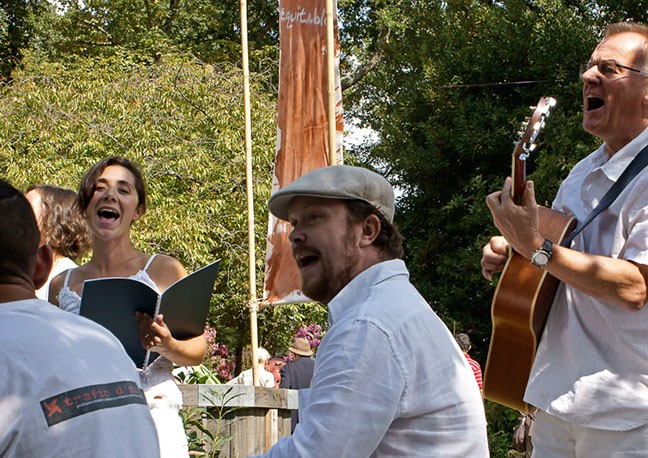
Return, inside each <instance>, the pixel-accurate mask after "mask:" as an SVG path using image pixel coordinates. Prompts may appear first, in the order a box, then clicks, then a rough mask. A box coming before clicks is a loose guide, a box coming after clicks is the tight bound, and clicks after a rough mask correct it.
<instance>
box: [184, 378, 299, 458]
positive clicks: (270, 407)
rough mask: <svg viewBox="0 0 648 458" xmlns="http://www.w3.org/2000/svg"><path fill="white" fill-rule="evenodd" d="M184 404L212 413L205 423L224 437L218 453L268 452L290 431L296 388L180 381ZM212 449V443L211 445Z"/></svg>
mask: <svg viewBox="0 0 648 458" xmlns="http://www.w3.org/2000/svg"><path fill="white" fill-rule="evenodd" d="M180 390H181V391H182V397H183V402H184V407H185V408H189V409H191V408H204V409H207V411H208V412H209V413H210V414H211V415H209V416H208V418H206V419H204V420H202V425H203V426H204V427H205V428H207V429H208V430H209V431H210V432H211V433H212V434H218V435H219V436H220V437H222V438H226V437H230V436H231V437H232V439H231V440H229V441H227V442H226V443H225V444H224V445H221V447H220V454H219V457H227V458H229V457H231V458H239V457H241V458H243V457H247V456H251V455H259V454H262V453H264V452H266V451H267V450H268V449H269V448H270V447H271V446H272V445H273V444H275V443H276V442H277V440H279V439H280V438H282V437H284V436H287V435H289V434H290V414H291V411H292V410H295V409H297V403H298V400H297V391H295V390H284V389H275V388H264V387H254V386H245V385H180ZM208 449H209V447H208ZM208 451H209V450H208Z"/></svg>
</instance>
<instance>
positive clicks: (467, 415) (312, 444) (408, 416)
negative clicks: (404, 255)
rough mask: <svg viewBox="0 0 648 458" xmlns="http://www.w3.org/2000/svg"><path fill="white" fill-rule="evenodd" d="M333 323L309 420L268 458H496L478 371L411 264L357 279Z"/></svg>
mask: <svg viewBox="0 0 648 458" xmlns="http://www.w3.org/2000/svg"><path fill="white" fill-rule="evenodd" d="M329 320H330V328H329V330H328V332H327V333H326V335H325V337H324V339H323V340H322V343H321V345H320V347H319V350H318V353H317V358H316V362H315V373H314V375H313V381H312V384H311V388H310V391H309V393H308V396H307V397H306V396H300V423H299V424H298V426H297V429H296V430H295V432H294V434H293V435H292V436H291V437H287V438H284V439H282V440H281V441H279V442H278V443H277V444H276V445H275V446H274V447H273V448H272V449H271V450H270V451H269V452H268V453H267V455H266V456H275V457H309V458H310V457H344V456H353V457H363V456H365V457H366V456H407V457H410V456H426V457H430V456H434V457H460V456H461V457H463V456H470V457H484V456H488V444H487V438H486V420H485V416H484V407H483V402H482V398H481V395H480V393H479V389H478V387H477V383H476V381H475V378H474V376H473V373H472V371H471V369H470V367H469V366H468V363H467V362H466V360H465V358H464V357H463V355H462V354H461V352H460V351H459V348H458V347H457V345H456V343H455V341H454V339H453V338H452V335H451V334H450V332H449V331H448V329H447V327H446V326H445V325H444V324H443V322H442V321H441V320H440V319H439V318H438V317H437V316H436V314H435V313H434V312H433V311H432V309H431V308H430V306H429V305H428V304H427V303H426V302H425V300H424V299H423V298H422V297H421V296H420V294H419V293H418V292H417V291H416V289H415V288H414V287H413V286H412V285H411V283H410V282H409V274H408V272H407V269H406V268H405V264H404V263H403V261H400V260H392V261H386V262H382V263H380V264H377V265H374V266H372V267H370V268H369V269H367V270H365V271H364V272H362V273H361V274H360V275H358V276H357V277H355V278H354V279H353V280H352V281H351V282H350V283H349V284H348V285H346V286H345V287H344V288H343V289H342V291H340V293H339V294H338V295H337V296H336V297H335V298H334V299H333V300H332V301H331V302H330V304H329Z"/></svg>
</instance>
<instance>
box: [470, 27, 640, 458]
mask: <svg viewBox="0 0 648 458" xmlns="http://www.w3.org/2000/svg"><path fill="white" fill-rule="evenodd" d="M581 78H582V80H583V103H584V113H583V127H584V128H585V130H586V131H587V132H589V133H591V134H592V135H595V136H597V137H599V138H601V139H602V140H603V141H604V144H603V145H602V146H601V147H600V148H598V149H597V150H596V151H595V152H593V153H592V154H591V155H589V156H588V157H586V158H585V159H583V160H582V161H580V162H579V163H578V164H577V165H576V166H575V167H574V168H573V169H572V171H571V172H570V174H569V176H568V177H567V179H566V180H565V181H564V182H563V183H562V185H561V187H560V190H559V191H558V195H557V196H556V199H555V200H554V202H553V205H552V208H553V209H554V210H558V211H561V212H564V213H566V214H569V215H572V216H574V217H576V218H577V219H578V220H579V221H582V220H584V219H585V218H586V217H587V215H588V214H589V212H590V211H591V210H592V209H593V208H594V207H596V205H597V204H598V202H599V201H600V200H601V198H602V197H603V196H604V195H605V193H606V192H607V191H608V190H609V188H610V187H611V186H612V185H613V184H614V182H615V181H616V180H617V179H618V177H619V176H620V175H621V173H622V172H623V170H624V169H625V167H626V166H627V165H628V164H629V163H630V162H631V161H632V159H633V158H634V157H635V156H637V155H638V154H639V152H640V151H642V150H643V149H644V147H645V146H646V145H648V28H647V27H645V26H643V25H639V24H634V23H619V24H612V25H610V26H608V28H607V29H606V33H605V37H604V39H603V41H602V42H601V43H600V44H599V45H598V46H597V47H596V49H595V50H594V52H593V54H592V56H591V58H590V61H589V62H588V63H587V64H586V65H585V66H584V68H583V73H582V76H581ZM644 154H648V151H646V152H645V153H644ZM486 203H487V205H488V207H489V208H490V210H491V213H492V216H493V221H494V223H495V225H496V227H497V228H498V229H499V231H500V233H501V234H502V236H497V237H493V238H492V239H491V240H490V241H489V243H488V244H487V245H486V246H485V247H484V249H483V256H482V261H481V266H482V273H483V275H484V277H486V278H487V279H491V278H492V276H493V274H494V273H497V272H500V271H501V270H502V268H503V267H504V264H505V263H506V260H507V257H508V250H509V247H511V248H512V249H513V250H515V251H516V252H518V253H519V254H520V255H522V256H524V257H525V258H527V259H529V262H531V263H533V264H534V265H535V266H536V267H537V268H538V269H546V271H547V272H548V273H550V274H551V275H553V276H554V277H556V278H557V279H559V280H560V281H561V282H562V283H561V284H560V286H559V287H558V290H557V292H556V295H555V297H554V301H553V305H552V308H551V311H550V313H549V317H548V319H547V324H546V327H545V329H544V333H543V335H542V339H541V341H540V345H539V348H538V352H537V355H536V358H535V361H534V365H533V369H532V371H531V376H530V379H529V383H528V385H527V389H526V393H525V397H524V401H525V402H527V403H529V404H530V405H532V406H535V407H538V408H539V409H540V410H539V412H538V416H537V422H536V426H535V430H534V435H533V442H534V444H533V445H534V452H533V453H534V456H537V457H548V456H561V457H563V456H579V457H580V456H583V457H586V456H587V457H591V456H617V455H618V456H627V455H628V454H630V455H632V456H648V308H645V307H644V304H645V302H646V301H647V300H648V169H644V170H643V171H642V172H640V173H639V174H638V175H637V176H636V177H635V178H634V179H633V180H632V181H631V182H630V183H629V184H628V185H627V186H626V187H625V188H624V190H623V191H622V192H621V194H620V195H619V196H618V198H617V199H616V200H615V201H614V202H613V203H612V204H611V205H610V206H609V207H608V208H607V209H605V210H604V211H603V212H602V213H601V214H600V215H598V216H597V217H596V218H595V219H594V220H593V221H592V222H591V223H590V224H589V225H588V226H587V227H585V229H584V230H583V231H582V232H581V233H579V234H578V235H577V237H576V238H575V239H574V240H573V241H572V242H571V245H570V246H569V247H562V246H560V245H559V244H558V243H557V242H556V241H555V240H546V239H545V238H544V237H543V236H542V235H541V233H540V230H539V217H538V210H537V204H536V200H535V195H534V189H533V183H532V182H530V181H529V182H527V183H526V188H525V191H524V197H523V200H522V202H521V204H519V205H517V204H515V202H513V200H512V198H511V179H510V178H507V180H506V182H505V183H504V187H503V189H502V190H501V191H498V192H495V193H493V194H490V195H489V196H488V197H487V198H486Z"/></svg>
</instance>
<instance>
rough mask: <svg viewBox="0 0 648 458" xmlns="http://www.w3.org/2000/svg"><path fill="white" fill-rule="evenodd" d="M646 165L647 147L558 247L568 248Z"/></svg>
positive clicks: (647, 161) (647, 158)
mask: <svg viewBox="0 0 648 458" xmlns="http://www.w3.org/2000/svg"><path fill="white" fill-rule="evenodd" d="M646 165H648V146H645V147H644V148H643V149H642V150H641V151H640V152H639V154H637V156H636V157H635V158H634V159H633V160H632V162H631V163H630V164H629V165H628V166H627V167H626V169H625V170H624V171H623V173H622V174H621V176H620V177H619V179H618V180H617V181H616V183H614V184H613V185H612V187H611V188H610V190H609V191H608V192H607V193H605V195H604V196H603V198H602V199H601V201H600V202H599V204H598V205H597V206H596V208H594V210H592V211H591V212H590V214H589V215H587V218H585V219H584V220H583V221H581V222H579V223H578V225H577V226H576V229H574V232H572V233H571V234H570V235H569V237H567V238H566V239H565V240H563V241H562V243H561V244H560V245H562V246H564V247H568V246H569V244H570V243H571V242H572V240H574V238H576V236H577V235H578V234H580V233H581V231H582V230H583V229H585V226H587V225H588V224H589V223H591V222H592V220H593V219H594V218H596V217H597V216H598V214H599V213H601V212H602V211H603V210H605V209H606V208H608V207H609V206H610V205H612V202H614V201H615V200H616V198H617V197H618V196H619V194H621V191H623V189H624V188H625V187H626V186H627V185H628V183H630V182H631V181H632V179H633V178H634V177H636V176H637V174H638V173H639V172H641V171H642V170H643V169H644V168H645V167H646Z"/></svg>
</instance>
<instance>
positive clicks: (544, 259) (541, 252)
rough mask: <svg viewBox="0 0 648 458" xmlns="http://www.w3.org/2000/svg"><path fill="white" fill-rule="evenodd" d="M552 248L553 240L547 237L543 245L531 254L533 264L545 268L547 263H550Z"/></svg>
mask: <svg viewBox="0 0 648 458" xmlns="http://www.w3.org/2000/svg"><path fill="white" fill-rule="evenodd" d="M552 250H553V243H552V242H551V240H547V239H545V241H544V243H543V244H542V246H541V247H540V248H538V249H537V250H535V251H534V252H533V253H532V254H531V264H533V265H534V266H538V267H540V268H541V269H544V268H545V267H546V266H547V264H549V260H550V259H551V252H552Z"/></svg>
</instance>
